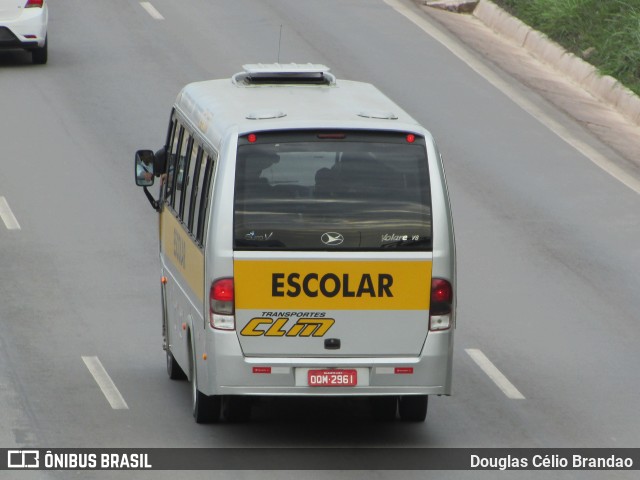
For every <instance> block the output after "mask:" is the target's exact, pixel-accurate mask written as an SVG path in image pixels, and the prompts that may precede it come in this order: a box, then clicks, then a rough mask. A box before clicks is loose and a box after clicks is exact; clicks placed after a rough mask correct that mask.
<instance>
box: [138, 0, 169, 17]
mask: <svg viewBox="0 0 640 480" xmlns="http://www.w3.org/2000/svg"><path fill="white" fill-rule="evenodd" d="M140 6H142V8H144V9H145V10H146V11H147V13H148V14H149V15H151V18H153V19H155V20H164V17H163V16H162V15H161V14H160V12H159V11H158V10H156V7H154V6H153V5H151V3H149V2H140Z"/></svg>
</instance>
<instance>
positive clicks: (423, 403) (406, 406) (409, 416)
mask: <svg viewBox="0 0 640 480" xmlns="http://www.w3.org/2000/svg"><path fill="white" fill-rule="evenodd" d="M428 406H429V396H428V395H407V396H404V397H400V400H399V401H398V412H399V413H400V419H401V420H404V421H405V422H424V420H425V419H426V418H427V407H428Z"/></svg>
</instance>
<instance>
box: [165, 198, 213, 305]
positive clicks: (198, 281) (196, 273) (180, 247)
mask: <svg viewBox="0 0 640 480" xmlns="http://www.w3.org/2000/svg"><path fill="white" fill-rule="evenodd" d="M160 240H161V242H162V244H161V249H162V252H163V253H164V257H165V259H167V260H168V261H169V262H171V264H172V265H173V266H174V267H175V269H176V270H177V271H178V272H179V273H180V274H181V276H182V278H183V279H184V280H185V281H186V282H187V285H188V286H189V289H190V290H191V291H192V292H193V293H194V294H195V295H196V297H197V298H198V299H199V300H200V301H201V302H204V254H203V253H202V251H201V250H200V249H199V248H198V246H197V244H196V243H195V242H194V241H193V239H192V238H191V237H190V236H189V234H187V232H186V230H185V229H184V227H183V226H182V224H181V223H180V222H179V221H178V219H177V218H176V217H175V216H174V215H173V214H172V213H171V212H170V211H169V209H168V208H165V209H164V210H163V211H162V214H161V215H160Z"/></svg>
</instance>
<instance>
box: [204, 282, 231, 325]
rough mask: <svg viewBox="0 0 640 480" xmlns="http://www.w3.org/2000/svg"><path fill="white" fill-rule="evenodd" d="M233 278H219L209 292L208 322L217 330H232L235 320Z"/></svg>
mask: <svg viewBox="0 0 640 480" xmlns="http://www.w3.org/2000/svg"><path fill="white" fill-rule="evenodd" d="M234 297H235V294H234V289H233V278H221V279H219V280H216V281H215V282H213V283H212V284H211V290H209V322H210V323H211V326H212V327H213V328H216V329H219V330H233V329H234V328H235V319H234V317H233V313H234V310H235V306H234Z"/></svg>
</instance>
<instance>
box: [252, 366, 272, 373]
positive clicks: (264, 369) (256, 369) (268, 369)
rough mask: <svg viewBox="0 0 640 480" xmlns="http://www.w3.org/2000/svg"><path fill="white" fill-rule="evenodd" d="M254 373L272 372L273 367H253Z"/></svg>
mask: <svg viewBox="0 0 640 480" xmlns="http://www.w3.org/2000/svg"><path fill="white" fill-rule="evenodd" d="M253 373H271V367H253Z"/></svg>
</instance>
